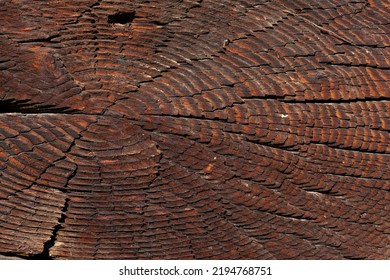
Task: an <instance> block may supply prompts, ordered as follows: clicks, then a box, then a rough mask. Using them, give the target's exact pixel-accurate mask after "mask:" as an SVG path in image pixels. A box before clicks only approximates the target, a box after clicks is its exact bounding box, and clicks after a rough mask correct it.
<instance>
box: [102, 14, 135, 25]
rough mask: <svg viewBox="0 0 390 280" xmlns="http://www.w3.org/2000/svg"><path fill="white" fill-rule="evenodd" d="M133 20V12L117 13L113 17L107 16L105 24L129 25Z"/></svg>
mask: <svg viewBox="0 0 390 280" xmlns="http://www.w3.org/2000/svg"><path fill="white" fill-rule="evenodd" d="M134 18H135V11H132V12H118V13H115V14H113V15H109V16H108V19H107V22H108V23H119V24H126V23H130V22H132V21H133V20H134Z"/></svg>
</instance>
